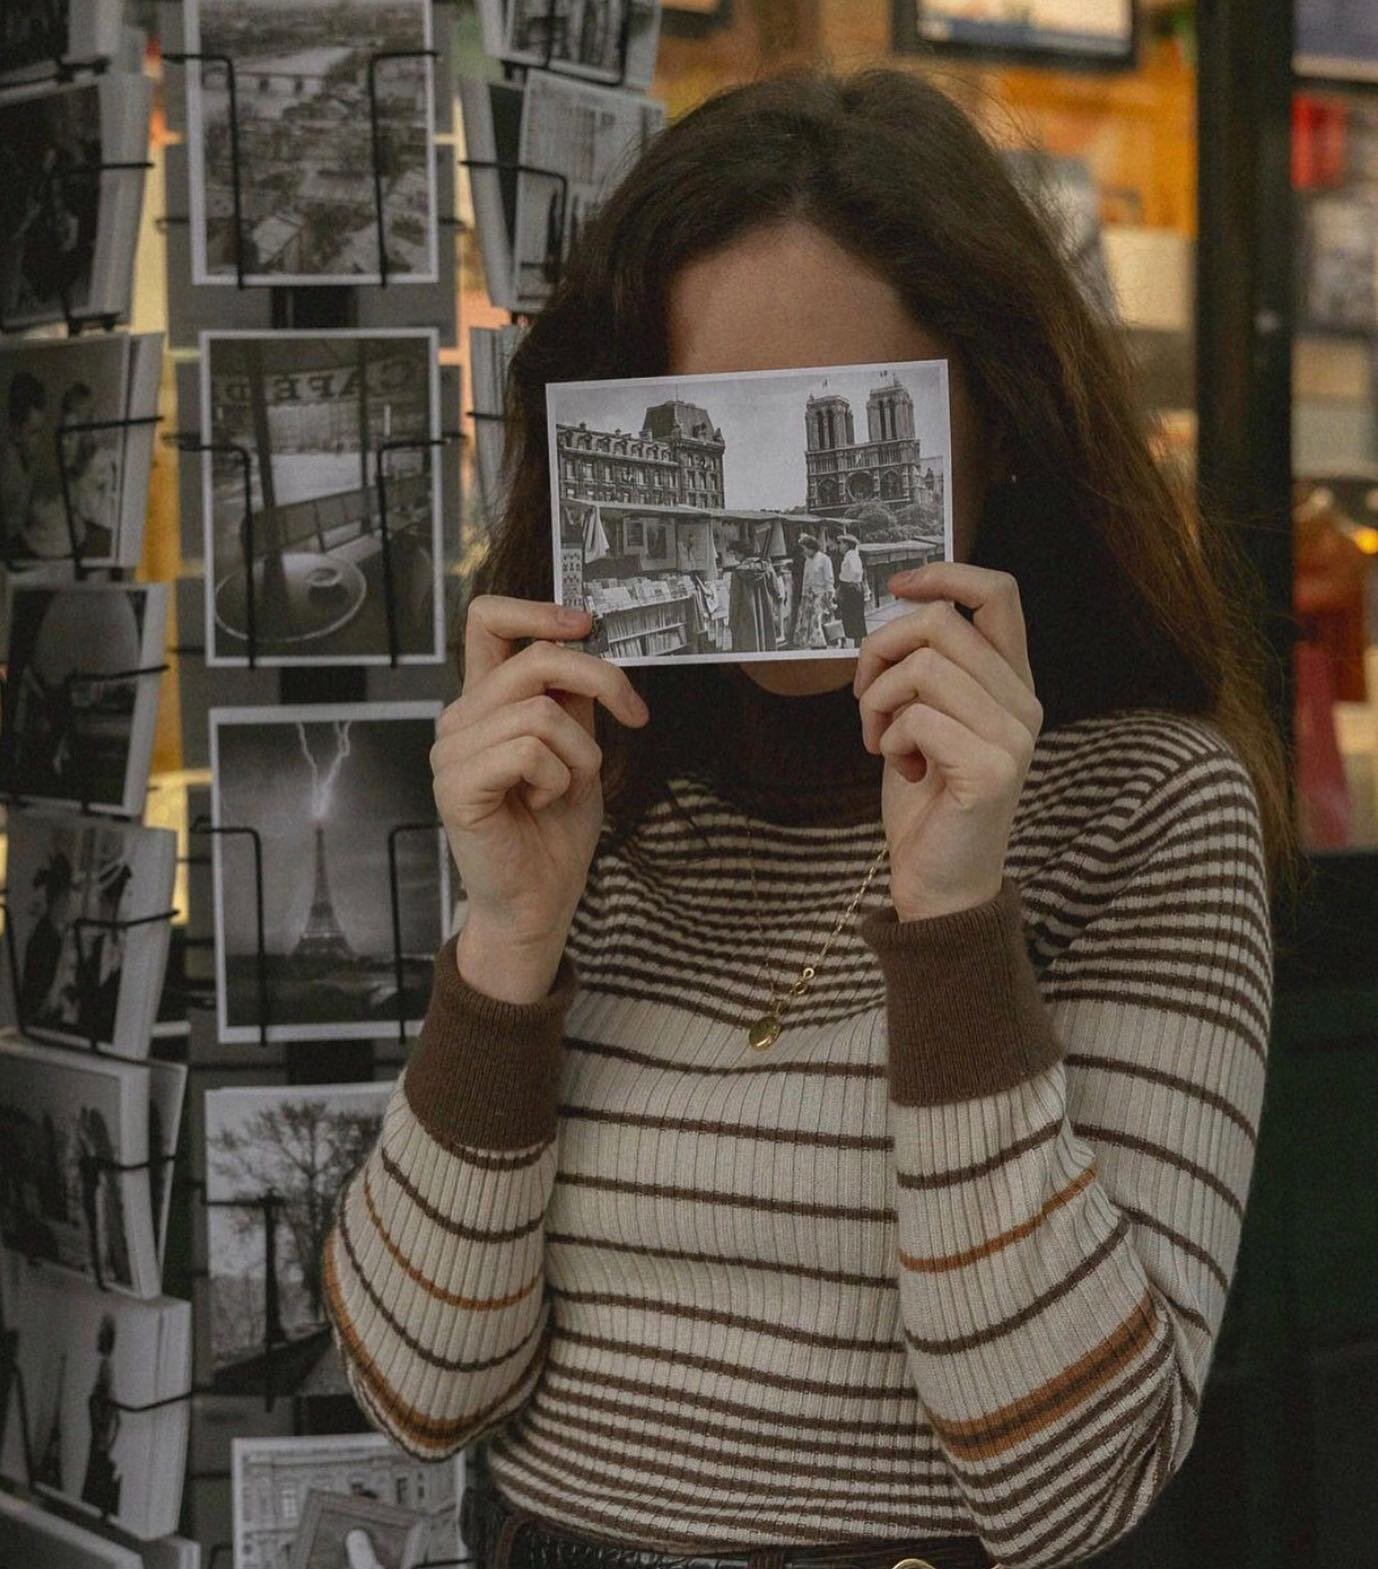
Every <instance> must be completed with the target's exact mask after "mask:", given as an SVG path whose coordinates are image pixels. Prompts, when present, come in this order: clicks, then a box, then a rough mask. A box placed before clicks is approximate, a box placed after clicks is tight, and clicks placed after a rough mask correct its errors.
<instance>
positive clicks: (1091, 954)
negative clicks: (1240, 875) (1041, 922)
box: [1058, 932, 1270, 1033]
mask: <svg viewBox="0 0 1378 1569" xmlns="http://www.w3.org/2000/svg"><path fill="white" fill-rule="evenodd" d="M1234 946H1236V945H1235V944H1233V943H1232V944H1231V947H1232V948H1233V947H1234ZM1207 949H1209V957H1208V958H1206V957H1203V952H1204V951H1206V950H1207ZM1058 964H1059V969H1060V973H1061V974H1062V975H1063V976H1075V977H1076V978H1078V979H1082V978H1085V979H1089V980H1094V979H1096V973H1097V971H1098V969H1099V968H1100V966H1102V965H1106V964H1111V965H1115V964H1123V965H1132V966H1134V967H1135V970H1136V973H1138V974H1139V975H1140V976H1142V977H1143V979H1145V980H1152V979H1154V978H1157V979H1159V980H1161V981H1162V982H1163V983H1164V984H1165V985H1172V986H1175V987H1177V988H1178V989H1179V990H1182V991H1209V992H1210V993H1211V994H1212V995H1213V996H1215V997H1219V998H1227V999H1229V1000H1230V1001H1232V1002H1234V1001H1237V1002H1238V1005H1239V1007H1240V1009H1241V1010H1242V1011H1245V1012H1248V1013H1250V1014H1252V1016H1253V1017H1254V1019H1255V1020H1256V1021H1258V1022H1260V1023H1261V1024H1262V1026H1263V1029H1264V1031H1265V1033H1266V1031H1267V1028H1268V1013H1267V1010H1266V1009H1265V1007H1264V1006H1263V1004H1261V1003H1260V1002H1259V1000H1258V994H1259V993H1262V994H1264V995H1265V996H1266V995H1267V993H1268V991H1269V990H1270V983H1269V980H1268V976H1267V973H1266V971H1265V970H1264V969H1263V968H1262V966H1260V965H1258V964H1256V963H1255V962H1254V961H1252V960H1251V959H1245V958H1241V957H1239V956H1238V955H1237V954H1235V953H1233V952H1229V953H1226V952H1223V951H1221V944H1220V939H1219V933H1218V932H1215V933H1212V934H1211V936H1210V937H1208V938H1204V939H1202V941H1201V944H1200V946H1199V947H1196V948H1194V947H1193V945H1192V944H1191V943H1189V942H1183V941H1182V940H1179V938H1178V936H1177V934H1176V933H1175V932H1174V933H1173V941H1172V945H1171V946H1167V945H1164V946H1161V947H1159V946H1157V945H1156V944H1154V943H1151V942H1149V941H1148V940H1147V938H1142V939H1141V940H1139V941H1135V939H1134V938H1133V937H1132V936H1131V937H1125V938H1121V937H1120V935H1119V934H1118V933H1106V934H1105V935H1104V936H1103V937H1100V938H1097V939H1096V941H1095V942H1094V943H1091V942H1088V943H1087V944H1086V945H1085V946H1084V947H1082V948H1081V949H1078V948H1077V946H1076V945H1075V944H1073V946H1072V948H1071V949H1069V950H1068V951H1067V952H1066V953H1064V954H1059V955H1058ZM1206 964H1208V965H1209V967H1210V977H1211V978H1210V982H1209V984H1208V985H1204V986H1203V985H1202V978H1201V976H1200V975H1199V974H1195V973H1192V972H1193V971H1197V970H1199V969H1200V968H1201V967H1202V966H1203V965H1206ZM1228 979H1233V980H1234V981H1235V982H1237V983H1238V984H1237V985H1233V986H1231V985H1227V984H1225V982H1226V981H1227V980H1228Z"/></svg>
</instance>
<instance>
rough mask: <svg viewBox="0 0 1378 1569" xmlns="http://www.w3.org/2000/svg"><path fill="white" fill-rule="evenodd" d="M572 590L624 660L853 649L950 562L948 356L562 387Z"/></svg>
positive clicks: (556, 410) (845, 653)
mask: <svg viewBox="0 0 1378 1569" xmlns="http://www.w3.org/2000/svg"><path fill="white" fill-rule="evenodd" d="M546 407H547V424H548V428H549V443H550V448H549V450H550V476H551V500H550V507H551V545H552V550H553V552H554V572H555V585H556V598H557V599H558V600H559V602H560V603H561V604H566V605H577V606H579V607H580V608H582V609H587V610H588V611H589V612H590V613H591V614H592V616H593V617H594V622H593V632H592V633H591V634H590V636H589V637H588V638H586V639H585V640H584V641H583V642H582V643H581V644H580V645H579V646H580V647H582V648H583V649H584V650H585V651H586V652H588V653H595V654H600V655H602V656H603V657H604V658H607V659H610V660H612V661H613V662H614V663H615V664H623V665H648V664H658V663H674V662H679V663H698V664H704V663H712V662H715V661H718V662H720V661H725V660H731V661H737V660H761V659H819V658H828V657H839V658H852V659H854V658H855V657H856V652H857V649H858V647H859V646H860V644H861V641H862V639H863V638H864V637H866V636H867V634H868V633H870V632H872V631H874V630H875V628H876V627H878V626H881V625H883V624H884V623H885V622H886V621H888V620H890V619H891V618H892V617H893V616H896V615H900V614H903V613H904V612H905V611H906V610H907V609H909V608H911V607H910V606H909V604H908V602H907V601H901V600H896V599H895V598H894V596H893V595H891V594H890V592H889V588H888V583H889V579H890V578H891V576H893V575H894V574H895V573H896V572H900V571H904V570H907V569H909V568H913V567H917V566H921V565H923V564H924V563H925V562H928V561H934V560H951V559H952V494H951V485H950V481H949V477H948V476H949V470H950V465H951V450H952V443H951V432H950V419H949V413H948V377H947V361H946V360H910V361H903V362H896V363H891V364H875V365H825V366H817V367H813V368H809V369H800V370H785V371H746V372H738V373H735V374H731V375H705V376H675V377H669V376H665V377H634V378H630V379H624V380H618V381H584V382H554V383H551V384H550V385H549V386H548V387H547V389H546Z"/></svg>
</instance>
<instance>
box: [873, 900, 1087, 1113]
mask: <svg viewBox="0 0 1378 1569" xmlns="http://www.w3.org/2000/svg"><path fill="white" fill-rule="evenodd" d="M860 931H861V935H862V937H863V938H864V939H865V941H866V942H867V943H868V944H869V945H870V947H871V948H872V949H873V950H874V951H875V953H876V955H877V957H878V958H879V960H880V967H881V970H882V972H883V973H884V975H885V992H886V1016H887V1021H888V1026H889V1036H890V1065H889V1073H890V1098H891V1099H892V1100H893V1101H894V1102H895V1103H896V1104H897V1105H900V1106H938V1105H943V1104H945V1103H946V1102H948V1101H961V1100H976V1099H978V1098H979V1097H981V1096H983V1095H993V1094H996V1093H997V1092H998V1091H1000V1090H1007V1089H1011V1088H1013V1087H1014V1085H1016V1084H1020V1083H1022V1082H1023V1081H1024V1080H1025V1079H1030V1078H1033V1077H1034V1075H1035V1074H1039V1073H1042V1072H1043V1071H1044V1070H1045V1069H1047V1068H1050V1067H1051V1066H1052V1065H1053V1064H1054V1063H1055V1062H1058V1061H1059V1060H1060V1059H1061V1057H1062V1045H1061V1043H1060V1042H1059V1041H1058V1039H1057V1037H1056V1035H1055V1034H1054V1032H1053V1027H1052V1020H1051V1019H1050V1017H1049V1015H1048V1010H1047V1007H1046V1005H1045V1004H1044V1002H1043V997H1042V994H1041V993H1040V991H1039V989H1038V979H1037V977H1036V976H1035V974H1034V968H1033V965H1032V964H1031V963H1030V962H1029V955H1028V950H1027V949H1026V948H1025V946H1024V931H1023V925H1022V922H1021V920H1020V897H1019V885H1018V884H1017V883H1016V882H1015V881H1014V880H1013V878H1011V877H1005V878H1004V879H1003V880H1002V881H1001V884H1000V892H999V893H998V894H996V895H995V897H994V898H992V899H989V900H987V902H986V903H985V904H979V905H976V906H975V907H973V908H972V909H969V910H957V911H954V912H953V913H952V914H950V915H936V916H932V917H930V918H928V919H926V920H917V921H901V920H900V919H899V917H898V916H897V915H896V913H895V910H894V908H893V906H890V907H887V908H886V909H884V910H877V911H874V912H873V913H872V914H870V915H868V916H866V917H865V918H864V919H863V920H862V922H861V925H860Z"/></svg>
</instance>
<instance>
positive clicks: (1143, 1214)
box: [1116, 1198, 1230, 1334]
mask: <svg viewBox="0 0 1378 1569" xmlns="http://www.w3.org/2000/svg"><path fill="white" fill-rule="evenodd" d="M1116 1203H1117V1204H1118V1206H1119V1208H1120V1209H1122V1210H1123V1211H1124V1213H1125V1214H1126V1215H1128V1216H1129V1218H1130V1219H1131V1220H1132V1221H1133V1222H1134V1224H1135V1225H1136V1226H1143V1227H1144V1228H1145V1229H1147V1230H1149V1231H1156V1232H1157V1233H1158V1235H1159V1236H1160V1237H1163V1238H1165V1239H1166V1240H1167V1241H1168V1242H1170V1243H1171V1244H1172V1245H1173V1247H1175V1248H1180V1249H1181V1250H1182V1252H1183V1253H1187V1254H1190V1256H1191V1257H1192V1258H1194V1259H1195V1260H1196V1261H1197V1262H1198V1263H1199V1264H1203V1265H1204V1266H1205V1268H1206V1269H1207V1270H1209V1271H1210V1274H1211V1276H1212V1278H1213V1279H1214V1280H1215V1282H1216V1284H1217V1285H1218V1286H1219V1287H1220V1289H1221V1291H1224V1292H1228V1291H1229V1289H1230V1277H1229V1275H1228V1274H1226V1272H1225V1270H1224V1268H1223V1267H1222V1266H1221V1265H1220V1264H1218V1263H1217V1262H1216V1261H1215V1259H1214V1258H1213V1257H1212V1255H1211V1254H1210V1253H1209V1252H1207V1250H1206V1249H1205V1248H1203V1247H1202V1246H1201V1245H1200V1243H1198V1242H1193V1241H1192V1239H1191V1238H1190V1237H1188V1236H1184V1235H1183V1233H1182V1232H1180V1231H1177V1230H1176V1229H1175V1228H1173V1227H1172V1226H1169V1225H1168V1224H1167V1223H1166V1222H1165V1221H1162V1220H1160V1219H1159V1218H1158V1217H1157V1216H1156V1215H1150V1214H1148V1212H1147V1211H1146V1210H1141V1209H1136V1208H1134V1206H1133V1205H1131V1204H1126V1203H1125V1201H1124V1200H1123V1199H1122V1198H1121V1199H1117V1200H1116ZM1173 1306H1174V1307H1175V1308H1176V1310H1177V1312H1179V1313H1181V1314H1182V1315H1183V1316H1184V1317H1186V1318H1188V1319H1189V1320H1190V1322H1192V1323H1193V1324H1195V1325H1196V1327H1197V1328H1198V1329H1200V1330H1202V1331H1203V1332H1204V1333H1206V1334H1210V1333H1212V1331H1211V1328H1210V1326H1209V1325H1208V1324H1207V1323H1206V1320H1205V1319H1204V1318H1202V1317H1201V1315H1200V1314H1199V1313H1196V1312H1192V1311H1190V1310H1189V1309H1187V1308H1185V1307H1183V1306H1182V1305H1181V1304H1179V1303H1174V1304H1173Z"/></svg>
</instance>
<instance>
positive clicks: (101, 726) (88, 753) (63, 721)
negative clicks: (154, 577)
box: [0, 574, 167, 817]
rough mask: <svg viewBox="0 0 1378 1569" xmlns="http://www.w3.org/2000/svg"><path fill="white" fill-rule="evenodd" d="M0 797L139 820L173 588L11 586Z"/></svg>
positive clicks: (13, 582)
mask: <svg viewBox="0 0 1378 1569" xmlns="http://www.w3.org/2000/svg"><path fill="white" fill-rule="evenodd" d="M6 586H7V589H8V601H7V609H8V623H9V638H8V645H7V646H8V666H9V669H8V683H9V705H10V707H9V714H8V716H7V723H6V726H5V730H4V733H3V735H0V794H3V795H6V796H9V797H12V798H13V797H22V798H23V799H24V800H25V801H30V802H34V803H40V804H42V805H52V806H67V807H79V808H81V809H82V810H85V811H91V812H106V813H114V814H116V815H118V816H122V817H142V815H143V810H144V800H145V796H146V794H147V790H148V772H149V765H150V763H151V761H152V757H153V727H154V721H155V719H156V717H157V711H158V680H159V675H160V673H161V670H162V666H163V632H164V627H165V622H166V615H167V584H166V583H98V582H94V581H89V580H88V581H83V582H72V583H63V584H61V585H54V584H50V583H47V582H34V581H29V580H27V579H26V577H25V576H24V575H22V574H21V575H17V576H12V577H11V578H10V579H9V581H8V583H7V585H6Z"/></svg>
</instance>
